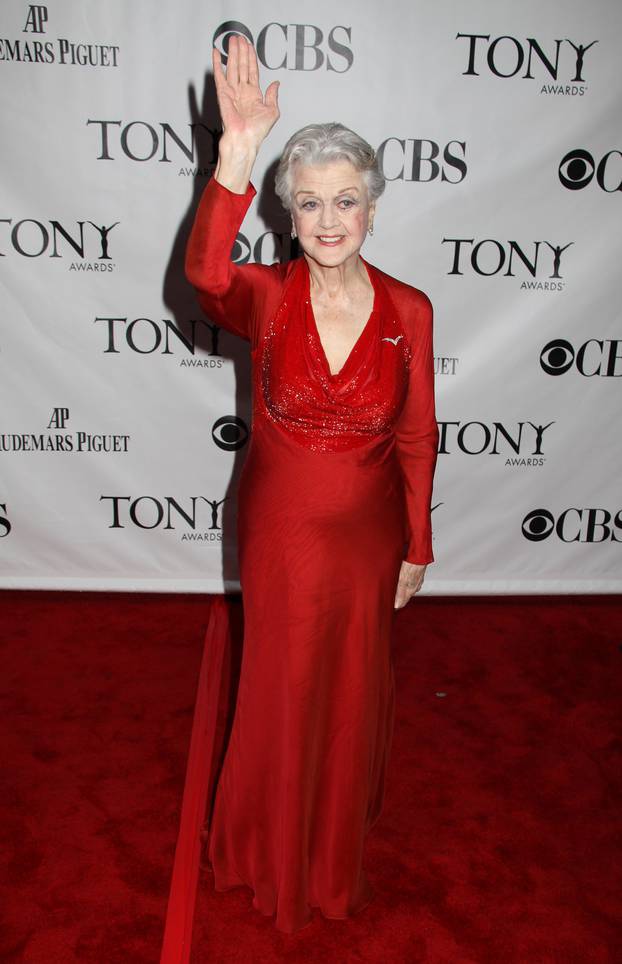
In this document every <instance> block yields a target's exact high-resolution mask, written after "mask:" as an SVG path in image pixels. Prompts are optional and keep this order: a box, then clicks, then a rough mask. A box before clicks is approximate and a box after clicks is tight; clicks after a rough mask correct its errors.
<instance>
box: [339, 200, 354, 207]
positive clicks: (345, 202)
mask: <svg viewBox="0 0 622 964" xmlns="http://www.w3.org/2000/svg"><path fill="white" fill-rule="evenodd" d="M339 204H340V206H341V207H342V208H346V209H347V208H351V207H354V201H353V200H352V198H349V197H344V198H342V199H341V201H340V202H339Z"/></svg>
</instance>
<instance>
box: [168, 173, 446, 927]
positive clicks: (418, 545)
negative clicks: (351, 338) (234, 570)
mask: <svg viewBox="0 0 622 964" xmlns="http://www.w3.org/2000/svg"><path fill="white" fill-rule="evenodd" d="M254 195H255V189H254V187H253V186H252V185H249V187H248V190H247V191H246V193H245V194H235V193H233V192H231V191H229V190H228V189H227V188H225V187H223V186H222V185H220V184H219V183H218V182H217V181H216V180H214V179H212V180H211V181H210V182H209V183H208V185H207V186H206V188H205V190H204V193H203V196H202V198H201V201H200V204H199V207H198V210H197V214H196V218H195V222H194V226H193V229H192V233H191V236H190V240H189V244H188V248H187V253H186V275H187V278H188V280H189V281H190V282H191V283H192V284H193V285H194V287H195V288H196V290H197V295H198V299H199V303H200V304H201V306H202V308H203V309H204V310H205V312H206V313H207V315H208V316H209V317H210V318H211V319H212V320H213V321H214V322H216V323H217V324H218V325H221V326H222V327H223V328H226V329H227V330H228V331H231V332H234V333H235V334H237V335H239V336H240V337H242V338H245V339H247V340H248V341H249V342H250V347H251V357H252V362H253V413H252V431H251V438H250V444H249V449H248V452H247V457H246V461H245V463H244V467H243V470H242V474H241V477H240V485H239V491H238V532H237V536H238V557H239V572H240V584H241V588H242V598H243V604H244V644H243V653H242V663H241V669H240V680H239V687H238V696H237V703H236V707H235V715H234V719H233V725H232V730H231V735H230V739H229V743H228V745H227V749H226V754H225V758H224V762H223V767H222V770H221V773H220V775H219V779H218V785H217V787H216V795H215V801H214V810H213V814H212V819H211V824H210V828H209V844H208V859H209V862H210V864H211V868H212V870H213V873H214V885H215V887H216V889H217V890H227V889H229V888H231V887H235V886H237V885H240V884H246V885H248V886H250V887H251V888H252V890H253V894H254V895H253V906H254V907H256V908H257V909H258V910H260V911H261V912H262V913H263V914H266V915H272V914H276V919H275V926H276V927H277V928H278V929H279V930H282V931H286V932H290V933H291V932H293V931H295V930H298V929H299V928H301V927H303V926H304V925H305V924H306V923H308V922H309V921H310V920H311V917H312V908H313V907H318V908H319V909H320V910H321V912H322V914H323V915H324V916H325V917H331V918H344V917H348V916H349V915H351V914H354V913H355V912H357V911H359V910H361V909H362V908H363V907H364V906H365V905H366V904H368V903H369V901H370V900H371V898H372V896H373V893H374V891H373V889H372V887H371V884H370V882H369V880H368V878H367V876H366V874H365V873H364V871H363V849H364V841H365V836H366V834H367V832H368V831H369V829H370V827H371V826H372V825H373V824H374V822H375V821H376V819H377V818H378V816H379V814H380V811H381V808H382V802H383V793H384V781H385V772H386V767H387V760H388V756H389V751H390V745H391V740H392V732H393V722H394V673H393V664H392V657H391V652H390V638H391V626H392V619H393V614H394V608H393V603H394V597H395V590H396V586H397V580H398V574H399V570H400V564H401V562H402V559H406V560H408V561H410V562H416V563H428V562H431V561H433V558H434V557H433V554H432V536H431V524H430V503H431V493H432V478H433V473H434V466H435V462H436V452H437V446H438V428H437V425H436V420H435V412H434V375H433V352H432V309H431V305H430V302H429V300H428V298H427V296H426V295H425V294H424V293H423V292H421V291H419V290H418V289H416V288H413V287H410V286H409V285H406V284H403V283H401V282H399V281H397V280H395V279H394V278H391V277H390V276H388V275H386V274H384V273H383V272H381V271H379V270H378V269H377V268H374V267H373V266H372V265H370V264H368V263H367V262H366V261H365V262H364V264H365V267H366V269H367V271H368V274H369V277H370V280H371V282H372V284H373V287H374V292H375V298H374V305H373V309H372V312H371V315H370V317H369V319H368V321H367V323H366V326H365V328H364V329H363V331H362V333H361V335H360V337H359V338H358V340H357V342H356V343H355V345H354V347H353V349H352V351H351V353H350V355H349V356H348V358H347V360H346V362H345V364H344V365H343V367H342V368H341V370H340V371H339V372H338V373H337V374H331V372H330V369H329V366H328V362H327V359H326V356H325V354H324V351H323V349H322V344H321V341H320V338H319V334H318V330H317V328H316V325H315V321H314V317H313V310H312V307H311V301H310V296H309V269H308V266H307V263H306V260H305V258H304V257H302V258H299V259H296V260H295V261H293V262H290V263H289V264H287V265H270V266H267V265H258V264H247V265H243V266H239V265H235V264H233V263H232V262H231V261H230V257H229V254H230V252H231V249H232V246H233V243H234V241H235V238H236V235H237V232H238V230H239V227H240V224H241V222H242V220H243V217H244V214H245V213H246V210H247V208H248V206H249V204H250V203H251V200H252V198H253V196H254Z"/></svg>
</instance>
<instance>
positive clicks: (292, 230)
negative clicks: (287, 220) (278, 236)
mask: <svg viewBox="0 0 622 964" xmlns="http://www.w3.org/2000/svg"><path fill="white" fill-rule="evenodd" d="M290 234H291V236H292V240H293V239H294V238H295V237H296V228H295V227H294V225H293V224H292V229H291V231H290Z"/></svg>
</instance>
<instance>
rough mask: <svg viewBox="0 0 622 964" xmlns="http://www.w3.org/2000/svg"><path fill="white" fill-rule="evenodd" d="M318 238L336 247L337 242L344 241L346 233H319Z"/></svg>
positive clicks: (329, 245) (321, 241) (322, 242)
mask: <svg viewBox="0 0 622 964" xmlns="http://www.w3.org/2000/svg"><path fill="white" fill-rule="evenodd" d="M317 239H318V241H319V242H320V244H325V245H328V247H331V248H334V247H335V245H336V244H339V243H340V242H341V241H343V239H344V235H343V234H339V235H330V234H319V235H318V236H317Z"/></svg>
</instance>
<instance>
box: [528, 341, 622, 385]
mask: <svg viewBox="0 0 622 964" xmlns="http://www.w3.org/2000/svg"><path fill="white" fill-rule="evenodd" d="M540 366H541V368H542V369H543V371H545V372H546V374H547V375H565V374H566V372H568V371H570V369H571V368H572V367H573V366H574V367H575V368H576V369H577V371H578V372H579V374H580V375H584V376H585V377H586V378H592V377H593V376H594V375H600V376H601V377H603V378H620V377H621V376H622V341H621V340H620V339H618V338H611V339H606V340H600V339H598V338H589V339H588V340H587V341H586V342H584V343H583V344H582V345H581V346H580V347H579V348H578V349H577V350H576V351H575V349H574V346H573V345H571V344H570V342H569V341H566V340H565V339H564V338H556V339H554V340H553V341H550V342H548V344H546V345H545V346H544V348H543V349H542V351H541V352H540Z"/></svg>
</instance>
